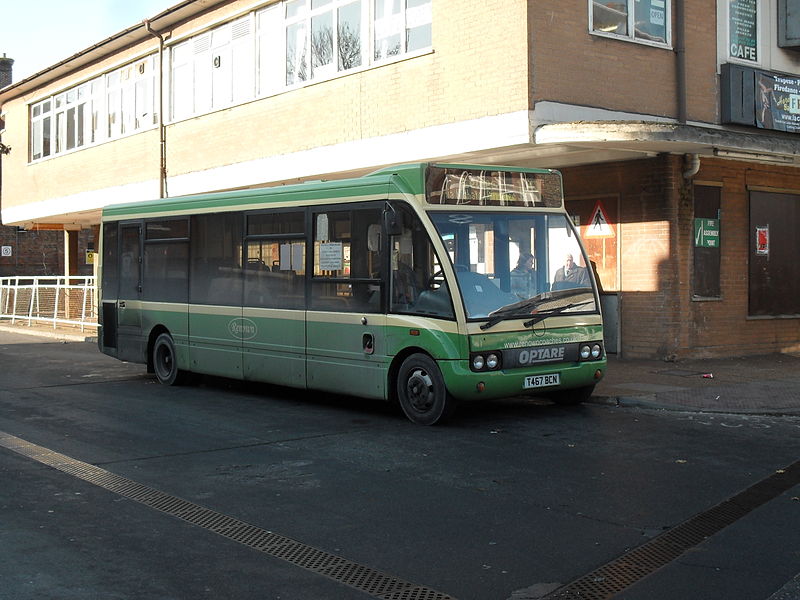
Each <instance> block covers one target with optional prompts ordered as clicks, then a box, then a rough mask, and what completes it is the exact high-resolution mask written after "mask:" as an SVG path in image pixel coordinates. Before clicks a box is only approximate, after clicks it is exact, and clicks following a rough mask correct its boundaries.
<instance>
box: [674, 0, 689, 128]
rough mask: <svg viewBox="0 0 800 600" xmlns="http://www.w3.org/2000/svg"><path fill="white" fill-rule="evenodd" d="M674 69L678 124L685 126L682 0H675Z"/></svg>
mask: <svg viewBox="0 0 800 600" xmlns="http://www.w3.org/2000/svg"><path fill="white" fill-rule="evenodd" d="M675 67H676V71H677V73H676V75H677V77H676V80H677V90H676V91H677V94H678V122H679V123H680V124H681V125H685V124H686V118H687V115H686V112H687V111H686V16H685V13H684V0H675Z"/></svg>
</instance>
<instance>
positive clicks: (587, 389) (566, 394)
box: [550, 385, 594, 406]
mask: <svg viewBox="0 0 800 600" xmlns="http://www.w3.org/2000/svg"><path fill="white" fill-rule="evenodd" d="M592 392H594V385H587V386H584V387H580V388H573V389H571V390H559V391H558V392H553V393H552V394H550V400H552V401H553V402H555V403H556V404H558V405H559V406H575V405H576V404H582V403H583V402H586V401H587V400H588V399H589V398H591V396H592Z"/></svg>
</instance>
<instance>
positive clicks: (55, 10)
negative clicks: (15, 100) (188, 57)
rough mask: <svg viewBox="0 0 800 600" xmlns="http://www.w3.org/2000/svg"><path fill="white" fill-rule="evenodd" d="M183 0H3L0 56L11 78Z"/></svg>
mask: <svg viewBox="0 0 800 600" xmlns="http://www.w3.org/2000/svg"><path fill="white" fill-rule="evenodd" d="M179 3H180V0H0V56H2V55H3V54H5V55H6V56H7V57H8V58H13V59H14V67H13V81H14V82H17V81H21V80H22V79H25V78H26V77H28V76H30V75H33V74H34V73H38V72H39V71H41V70H43V69H46V68H47V67H49V66H51V65H54V64H56V63H57V62H60V61H62V60H64V59H65V58H69V57H70V56H72V55H73V54H76V53H78V52H80V51H81V50H85V49H86V48H88V47H89V46H93V45H94V44H96V43H97V42H101V41H103V40H104V39H106V38H108V37H111V36H112V35H114V34H115V33H119V32H120V31H122V30H123V29H127V28H128V27H131V26H133V25H136V24H138V23H141V22H142V20H143V19H146V18H150V17H154V16H155V15H157V14H159V13H161V12H163V11H164V10H165V9H167V8H169V7H171V6H175V5H177V4H179Z"/></svg>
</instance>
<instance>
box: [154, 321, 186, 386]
mask: <svg viewBox="0 0 800 600" xmlns="http://www.w3.org/2000/svg"><path fill="white" fill-rule="evenodd" d="M153 371H155V374H156V379H158V382H159V383H161V384H162V385H181V384H182V383H183V382H184V381H185V380H186V372H185V371H180V370H178V360H177V354H176V352H175V342H173V341H172V336H171V335H170V334H168V333H162V334H161V335H159V336H158V337H157V338H156V341H155V343H154V344H153Z"/></svg>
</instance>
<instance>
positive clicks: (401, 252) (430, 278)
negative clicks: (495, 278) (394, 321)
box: [390, 204, 454, 319]
mask: <svg viewBox="0 0 800 600" xmlns="http://www.w3.org/2000/svg"><path fill="white" fill-rule="evenodd" d="M395 209H396V210H397V211H398V213H399V215H400V217H401V222H402V224H403V227H402V232H401V233H400V234H399V235H394V236H392V237H391V238H390V247H391V269H392V271H391V278H390V287H391V289H390V298H391V306H390V308H391V311H392V312H398V313H407V314H408V313H410V314H419V315H429V316H435V317H444V318H449V319H452V318H454V312H453V302H452V300H451V298H450V290H449V288H448V286H447V281H446V280H445V278H444V276H443V274H442V270H441V261H439V259H438V257H437V256H436V252H435V251H434V249H433V244H432V243H431V241H430V238H429V237H428V233H427V232H426V231H425V228H424V227H423V226H422V222H421V221H420V220H419V217H418V216H417V215H416V214H414V213H413V212H412V211H411V209H410V208H408V207H406V206H404V205H401V204H396V205H395Z"/></svg>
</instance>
